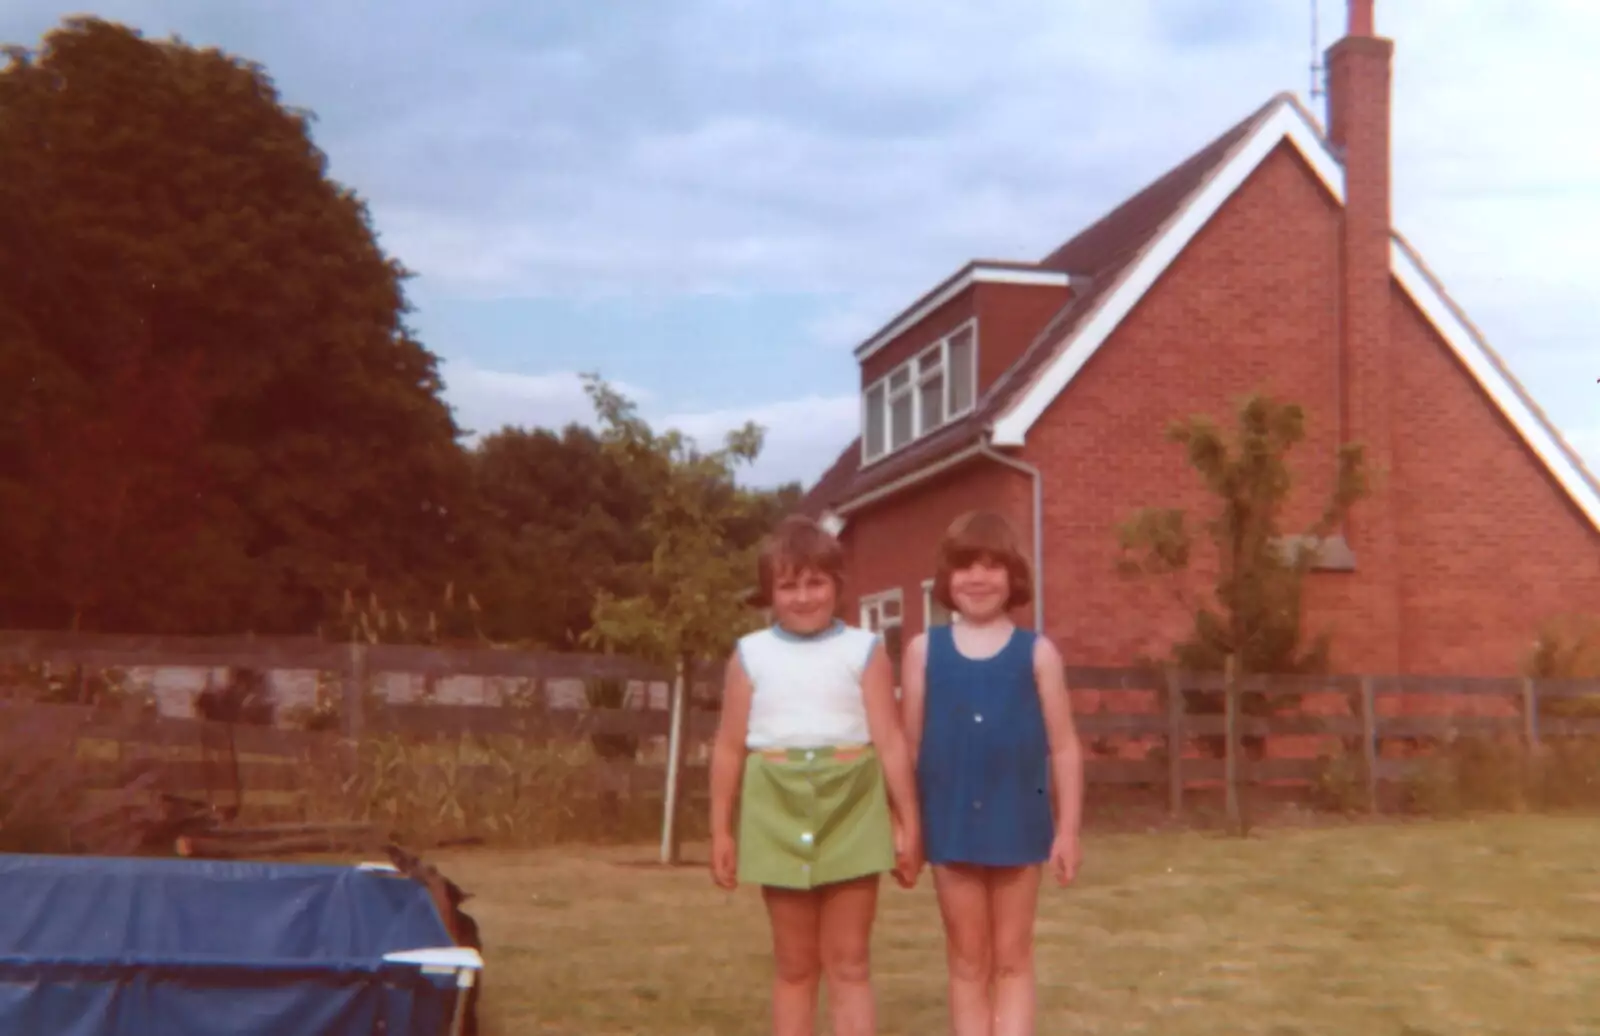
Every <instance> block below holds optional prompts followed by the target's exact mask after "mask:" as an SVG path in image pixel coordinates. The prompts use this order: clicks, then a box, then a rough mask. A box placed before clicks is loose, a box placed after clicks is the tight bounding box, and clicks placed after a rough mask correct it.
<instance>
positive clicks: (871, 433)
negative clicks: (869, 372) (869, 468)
mask: <svg viewBox="0 0 1600 1036" xmlns="http://www.w3.org/2000/svg"><path fill="white" fill-rule="evenodd" d="M864 432H865V435H866V439H867V456H868V457H876V456H877V455H878V454H880V453H882V452H883V386H882V385H874V386H873V387H872V388H871V389H869V390H868V392H867V413H866V428H865V429H864Z"/></svg>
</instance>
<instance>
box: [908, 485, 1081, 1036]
mask: <svg viewBox="0 0 1600 1036" xmlns="http://www.w3.org/2000/svg"><path fill="white" fill-rule="evenodd" d="M933 595H934V599H935V600H937V601H938V602H939V603H940V604H941V605H943V606H944V607H945V608H948V609H949V610H950V611H951V612H952V614H953V616H954V621H953V622H952V623H951V624H950V625H948V626H932V627H930V628H929V629H928V630H927V632H925V633H921V634H918V635H917V636H916V637H915V638H913V639H912V640H911V642H910V643H909V644H908V645H907V646H906V650H905V656H904V666H903V668H902V676H901V681H902V689H901V693H902V698H903V706H902V707H903V710H904V720H905V728H906V739H907V741H908V742H909V744H910V745H911V748H912V752H913V759H914V761H915V764H916V772H917V798H918V800H919V802H920V803H921V808H922V837H923V849H924V854H925V859H926V861H927V862H928V863H929V864H930V865H931V866H932V868H933V875H934V887H935V889H936V890H937V892H938V897H939V912H940V914H941V915H942V917H943V920H944V930H945V947H946V952H947V963H948V966H949V987H948V988H949V998H950V1015H951V1023H952V1030H951V1031H952V1032H953V1033H955V1036H1017V1034H1023V1033H1032V1032H1033V1031H1034V1018H1035V1014H1036V1010H1037V1008H1036V996H1035V991H1034V973H1033V929H1034V914H1035V911H1036V908H1037V905H1038V894H1039V881H1040V872H1041V867H1042V865H1044V864H1046V863H1048V864H1049V866H1050V870H1051V872H1052V873H1053V874H1054V875H1055V877H1056V880H1057V881H1058V882H1059V883H1060V884H1061V885H1063V886H1065V885H1067V884H1069V883H1071V881H1072V879H1073V877H1074V876H1075V875H1076V873H1077V868H1078V863H1079V859H1080V854H1079V847H1078V823H1079V816H1080V812H1081V809H1082V788H1083V757H1082V752H1081V750H1080V746H1079V743H1078V734H1077V730H1076V728H1075V727H1074V725H1073V722H1072V705H1071V702H1070V700H1069V698H1068V696H1067V688H1066V678H1065V674H1064V672H1063V667H1062V661H1061V656H1060V654H1059V653H1058V652H1057V651H1056V648H1055V646H1054V645H1053V644H1051V642H1050V641H1049V640H1048V639H1047V638H1046V637H1044V636H1043V635H1041V634H1038V633H1035V632H1034V631H1032V630H1024V629H1019V628H1017V627H1016V626H1015V625H1014V624H1013V623H1012V621H1011V618H1010V613H1011V612H1012V611H1013V610H1015V609H1017V608H1020V607H1023V606H1025V605H1027V604H1028V603H1029V602H1030V601H1031V600H1032V578H1031V573H1030V571H1029V567H1028V563H1027V560H1026V559H1025V558H1024V557H1023V555H1022V552H1021V550H1020V549H1019V548H1018V545H1017V537H1016V534H1015V532H1014V531H1013V530H1012V529H1011V527H1010V525H1009V524H1008V523H1007V522H1006V520H1005V519H1004V518H1002V517H1001V516H999V515H996V514H993V513H989V512H982V511H980V512H975V513H972V514H968V515H964V516H962V517H961V518H959V519H957V520H956V522H955V523H954V524H953V525H951V527H950V529H949V531H948V532H947V533H946V534H945V537H944V540H943V542H942V543H941V544H940V546H939V556H938V563H937V568H936V570H935V577H934V586H933Z"/></svg>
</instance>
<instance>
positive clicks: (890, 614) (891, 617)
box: [878, 597, 900, 621]
mask: <svg viewBox="0 0 1600 1036" xmlns="http://www.w3.org/2000/svg"><path fill="white" fill-rule="evenodd" d="M878 607H879V608H880V609H881V610H882V611H883V617H884V619H885V620H888V621H899V619H900V601H899V599H898V598H894V597H886V598H884V599H883V603H882V604H880V605H878Z"/></svg>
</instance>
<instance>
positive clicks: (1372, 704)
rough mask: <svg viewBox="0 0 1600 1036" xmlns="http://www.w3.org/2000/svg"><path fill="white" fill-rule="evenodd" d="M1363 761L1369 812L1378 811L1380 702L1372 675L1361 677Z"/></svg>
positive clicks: (1374, 812)
mask: <svg viewBox="0 0 1600 1036" xmlns="http://www.w3.org/2000/svg"><path fill="white" fill-rule="evenodd" d="M1361 762H1362V771H1363V775H1364V776H1365V778H1366V782H1367V812H1368V813H1373V814H1376V813H1377V812H1378V704H1377V697H1376V696H1375V695H1374V694H1373V691H1372V677H1370V676H1363V677H1362V678H1361Z"/></svg>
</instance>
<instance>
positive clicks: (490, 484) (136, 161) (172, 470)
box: [0, 17, 799, 649]
mask: <svg viewBox="0 0 1600 1036" xmlns="http://www.w3.org/2000/svg"><path fill="white" fill-rule="evenodd" d="M312 121H313V115H312V114H311V113H310V112H308V111H304V110H299V109H293V108H290V107H288V106H286V105H285V104H283V103H282V101H281V99H280V97H279V95H278V92H277V89H276V87H275V85H274V84H273V81H272V80H271V78H270V76H269V75H268V74H267V72H266V70H265V69H263V68H262V67H261V66H260V65H258V64H256V63H254V62H251V61H247V60H244V59H241V58H238V57H235V56H233V55H230V54H226V53H224V52H222V51H220V50H217V49H214V48H198V47H194V46H191V45H188V44H186V43H184V42H182V41H180V40H159V41H157V40H151V39H147V38H145V37H144V36H143V35H142V34H141V33H139V32H138V31H137V30H135V29H132V28H129V27H127V26H124V25H120V24H116V23H112V22H108V21H105V20H101V19H98V18H92V17H79V18H71V19H67V20H65V21H63V22H62V23H61V24H60V25H59V26H57V27H56V28H55V29H53V30H52V31H51V32H49V33H48V34H47V35H46V36H45V37H44V38H43V40H41V41H40V42H39V44H38V45H37V46H36V47H33V48H29V49H25V48H21V47H12V48H8V49H7V50H6V57H5V64H4V67H3V68H0V556H3V557H4V558H5V563H4V566H3V570H4V575H3V576H0V627H10V628H27V629H79V630H92V631H110V632H119V633H166V634H180V633H181V634H196V635H203V634H218V633H243V632H253V633H256V634H260V635H308V634H311V635H315V634H321V635H323V636H334V637H339V638H344V637H364V638H368V639H382V640H409V641H432V642H463V641H469V640H483V639H488V640H493V641H496V642H514V643H518V644H523V645H527V646H540V647H549V648H555V649H561V648H575V647H577V646H578V645H580V644H582V643H586V642H587V643H596V642H597V639H596V637H597V635H596V633H595V630H594V627H595V615H596V609H595V605H596V601H597V599H598V600H602V601H610V602H612V604H611V609H612V616H611V619H610V620H609V622H610V625H611V627H613V631H612V632H613V636H612V639H613V640H615V639H616V629H615V627H617V624H618V622H621V623H622V626H623V627H626V625H627V624H626V621H625V618H626V616H625V615H624V616H622V617H621V618H619V617H618V615H617V609H618V608H619V607H621V605H622V604H625V603H626V602H630V601H634V602H637V601H639V600H642V599H645V598H647V597H649V595H651V594H652V593H656V592H658V591H659V590H660V587H659V585H658V584H659V582H660V575H661V573H660V571H659V557H658V555H659V553H660V550H661V548H662V546H663V544H664V543H666V542H667V540H668V538H669V537H671V536H678V537H679V538H680V539H681V538H682V530H681V528H679V529H677V530H676V531H674V529H673V528H670V527H669V525H670V523H668V524H664V522H663V519H662V512H661V504H660V497H661V495H662V494H663V492H668V491H669V490H671V489H672V488H673V487H677V489H678V490H683V487H685V486H692V487H694V492H693V496H694V504H695V506H694V508H693V513H692V515H691V516H690V518H689V519H688V520H689V521H690V523H691V525H692V527H693V529H694V535H699V536H702V537H704V536H712V537H715V538H716V539H717V540H718V542H721V543H723V544H725V545H726V550H724V551H721V552H720V553H721V554H723V555H727V556H728V557H730V558H732V559H735V560H737V559H738V557H739V556H740V555H741V554H742V553H743V552H744V551H746V550H747V549H748V548H749V547H750V546H751V545H753V544H754V543H755V542H756V541H757V540H758V539H759V537H760V536H761V534H762V533H763V532H764V531H765V530H766V529H767V528H768V527H770V525H771V523H772V522H773V521H774V520H775V518H776V516H777V515H779V514H780V513H782V512H783V511H784V510H785V509H786V508H787V507H789V506H790V505H792V503H793V502H794V501H795V500H796V499H797V498H798V495H799V487H798V486H793V485H791V486H786V487H783V488H781V489H779V490H775V491H758V490H752V489H748V488H745V487H743V486H741V485H740V484H739V482H738V480H737V479H736V477H735V475H736V468H737V466H738V464H739V463H741V462H742V461H744V460H748V459H750V458H753V456H754V455H755V453H756V452H758V451H759V449H760V430H759V429H753V428H752V429H743V430H741V432H740V433H739V434H738V435H736V436H734V437H732V438H731V439H730V443H731V444H732V445H733V446H734V447H736V448H735V449H734V450H733V452H731V453H730V452H728V450H727V449H723V450H711V451H707V452H703V451H700V450H699V449H697V448H696V447H695V446H694V445H693V444H688V443H685V442H684V441H682V440H681V439H680V438H678V437H673V436H670V435H658V434H657V433H655V432H653V431H651V430H649V429H648V427H647V426H644V425H643V423H642V422H641V421H640V419H639V418H638V416H637V414H636V413H635V412H634V411H633V410H632V407H631V404H630V403H629V402H628V401H627V400H625V399H622V398H621V397H620V396H618V395H617V394H616V393H615V392H613V391H612V390H611V389H609V388H608V387H607V386H606V385H605V383H604V382H603V381H599V380H597V379H596V380H591V382H590V384H589V388H590V395H591V399H592V400H593V402H594V404H595V417H596V420H595V422H594V424H593V425H580V424H572V425H568V426H567V427H565V428H562V429H559V430H548V429H542V428H514V427H506V428H502V429H499V430H497V431H493V432H492V433H491V434H488V435H486V436H484V437H483V438H482V439H480V440H478V441H476V442H469V441H468V435H467V434H466V432H465V430H464V429H463V428H461V427H460V425H459V424H458V423H457V421H456V418H455V415H454V414H453V412H452V410H451V408H450V407H449V405H448V404H447V403H446V401H445V399H444V397H443V385H442V383H441V380H440V376H439V369H438V359H437V357H436V355H435V354H434V353H433V352H431V351H430V350H429V348H428V347H427V346H426V345H425V344H424V343H422V342H421V341H419V340H418V337H417V335H416V333H415V331H414V329H413V328H412V327H411V326H410V325H409V324H408V322H407V317H408V315H409V312H410V305H409V303H408V301H407V297H406V290H405V289H406V283H407V281H408V279H409V278H410V277H411V276H412V274H411V272H410V271H409V270H407V269H406V268H405V266H404V265H403V264H402V263H401V262H400V261H399V260H398V259H396V258H395V257H393V256H391V255H389V254H387V253H386V252H385V251H384V250H383V249H382V248H381V247H380V245H379V243H378V239H377V236H376V234H375V232H374V230H373V227H372V224H371V220H370V218H369V214H368V211H367V208H366V205H365V203H364V201H363V200H362V198H361V197H360V196H359V195H358V194H357V193H356V191H354V190H352V189H351V188H350V187H348V186H346V185H343V184H340V183H337V182H335V181H333V180H332V179H331V178H330V177H329V175H328V163H327V158H326V156H325V155H324V154H323V153H322V152H321V151H320V150H319V149H318V147H317V146H316V144H315V143H314V142H313V140H312V136H311V132H310V127H311V124H312ZM539 416H540V415H538V414H536V413H534V414H530V415H529V423H530V424H535V423H537V421H538V419H539ZM669 495H670V494H669ZM674 499H678V500H680V502H681V501H682V500H683V499H684V497H683V494H682V492H678V495H677V496H676V497H674ZM685 513H688V512H685ZM652 516H654V518H655V520H652ZM677 520H679V522H680V525H681V521H682V520H683V519H682V515H680V516H679V519H677ZM696 523H698V524H696ZM652 566H654V567H652ZM601 618H602V619H606V614H605V613H602V614H601ZM599 639H605V638H603V637H601V638H599ZM623 639H626V637H623Z"/></svg>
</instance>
